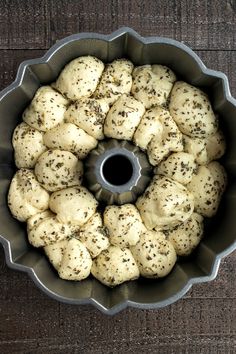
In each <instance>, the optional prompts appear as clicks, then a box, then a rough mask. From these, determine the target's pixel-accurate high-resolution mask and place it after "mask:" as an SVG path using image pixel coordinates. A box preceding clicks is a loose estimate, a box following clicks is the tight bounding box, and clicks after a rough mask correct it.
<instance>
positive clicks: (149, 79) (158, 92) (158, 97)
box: [132, 65, 176, 108]
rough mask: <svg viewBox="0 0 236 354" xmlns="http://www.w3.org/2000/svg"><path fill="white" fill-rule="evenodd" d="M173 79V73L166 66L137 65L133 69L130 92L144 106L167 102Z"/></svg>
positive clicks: (148, 106)
mask: <svg viewBox="0 0 236 354" xmlns="http://www.w3.org/2000/svg"><path fill="white" fill-rule="evenodd" d="M175 80H176V76H175V74H174V73H173V71H172V70H170V69H169V68H167V67H166V66H163V65H143V66H138V67H136V68H135V69H134V71H133V85H132V94H133V95H134V97H135V98H136V99H137V100H139V101H140V102H142V103H143V104H144V106H145V107H146V108H150V107H152V106H157V105H163V104H165V103H166V102H167V98H168V96H169V94H170V91H171V89H172V87H173V83H174V82H175Z"/></svg>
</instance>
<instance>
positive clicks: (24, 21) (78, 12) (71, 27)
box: [0, 0, 236, 50]
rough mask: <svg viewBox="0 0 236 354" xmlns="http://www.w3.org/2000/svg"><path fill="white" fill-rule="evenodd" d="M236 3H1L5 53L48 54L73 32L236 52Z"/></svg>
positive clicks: (70, 0)
mask: <svg viewBox="0 0 236 354" xmlns="http://www.w3.org/2000/svg"><path fill="white" fill-rule="evenodd" d="M235 20H236V2H235V0H226V1H221V0H217V1H215V0H201V1H199V0H198V1H193V0H190V1H188V0H182V1H165V0H160V1H156V0H149V1H145V0H141V1H140V0H132V1H129V0H114V1H102V0H99V1H97V0H90V1H87V0H80V1H74V0H68V1H63V0H51V1H47V0H39V1H31V0H24V1H19V0H12V1H6V0H0V33H1V38H0V49H9V48H11V49H21V48H22V49H23V48H24V49H45V48H47V47H48V46H50V45H51V44H52V43H54V42H55V40H56V39H59V38H63V37H65V36H67V35H70V34H72V33H76V32H81V31H93V32H101V33H110V32H112V31H114V30H116V29H118V28H119V27H121V26H124V25H125V26H130V27H132V28H134V29H135V30H137V31H139V32H140V33H141V34H142V35H145V36H150V35H159V36H166V37H172V38H175V39H177V40H180V41H184V42H186V43H187V44H189V45H190V46H191V47H193V48H194V49H221V50H225V49H228V50H232V49H236V40H235V39H236V21H235Z"/></svg>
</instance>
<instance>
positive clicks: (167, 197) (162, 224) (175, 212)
mask: <svg viewBox="0 0 236 354" xmlns="http://www.w3.org/2000/svg"><path fill="white" fill-rule="evenodd" d="M136 206H137V208H138V209H139V212H140V215H141V218H142V220H143V222H144V224H145V226H146V227H147V229H149V230H152V229H154V228H155V229H156V230H158V229H166V228H170V227H174V226H176V225H178V224H180V223H182V222H184V221H185V220H187V219H188V218H189V217H190V215H191V214H192V212H193V208H194V198H193V195H192V194H191V193H190V192H189V191H188V190H187V188H185V187H184V186H183V185H182V184H180V183H178V182H176V181H174V180H172V179H170V178H167V177H162V176H154V178H153V180H152V182H151V183H150V185H149V186H148V188H147V189H146V190H145V192H144V194H143V195H142V196H141V197H139V198H138V200H137V202H136Z"/></svg>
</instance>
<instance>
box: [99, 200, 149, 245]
mask: <svg viewBox="0 0 236 354" xmlns="http://www.w3.org/2000/svg"><path fill="white" fill-rule="evenodd" d="M103 217H104V225H105V226H106V227H107V228H108V231H109V239H110V242H111V244H113V245H115V246H119V247H121V248H123V247H129V246H134V245H135V244H136V243H137V242H138V240H139V236H140V234H141V233H142V232H144V231H145V226H144V225H143V223H142V219H141V217H140V214H139V212H138V210H137V208H136V207H135V206H134V205H132V204H124V205H121V206H116V205H112V206H107V207H106V209H105V212H104V215H103Z"/></svg>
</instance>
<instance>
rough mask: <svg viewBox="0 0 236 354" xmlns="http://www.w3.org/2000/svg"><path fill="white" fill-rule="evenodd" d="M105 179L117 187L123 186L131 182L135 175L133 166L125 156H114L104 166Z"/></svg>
mask: <svg viewBox="0 0 236 354" xmlns="http://www.w3.org/2000/svg"><path fill="white" fill-rule="evenodd" d="M102 174H103V177H104V179H105V180H106V181H107V182H108V183H110V184H113V185H115V186H121V185H123V184H126V183H127V182H129V180H130V179H131V178H132V175H133V165H132V163H131V161H130V160H129V159H128V158H127V157H126V156H124V155H113V156H111V157H109V158H108V159H107V160H106V161H105V162H104V165H103V168H102Z"/></svg>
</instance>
